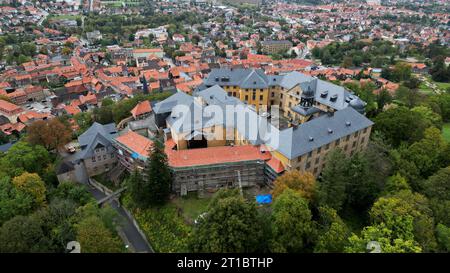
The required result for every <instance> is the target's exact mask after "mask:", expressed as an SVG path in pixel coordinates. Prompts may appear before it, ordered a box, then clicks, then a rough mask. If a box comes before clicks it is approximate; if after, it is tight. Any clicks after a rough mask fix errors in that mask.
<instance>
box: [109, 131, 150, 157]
mask: <svg viewBox="0 0 450 273" xmlns="http://www.w3.org/2000/svg"><path fill="white" fill-rule="evenodd" d="M116 141H117V142H119V143H120V144H122V145H124V146H125V147H127V148H128V149H130V150H132V151H133V152H136V153H138V154H139V155H141V156H148V151H149V149H150V147H151V146H152V145H153V141H151V140H150V139H148V138H146V137H143V136H141V135H140V134H138V133H135V132H133V131H128V132H127V133H125V134H123V135H121V136H119V137H117V138H116Z"/></svg>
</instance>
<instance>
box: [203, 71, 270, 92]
mask: <svg viewBox="0 0 450 273" xmlns="http://www.w3.org/2000/svg"><path fill="white" fill-rule="evenodd" d="M216 84H218V85H220V86H224V85H229V86H240V87H241V88H258V89H260V88H267V87H268V86H269V78H268V77H267V76H266V74H265V73H264V71H263V70H261V69H243V68H220V69H216V68H215V69H212V70H211V73H209V75H208V78H207V79H206V80H205V85H206V86H213V85H216Z"/></svg>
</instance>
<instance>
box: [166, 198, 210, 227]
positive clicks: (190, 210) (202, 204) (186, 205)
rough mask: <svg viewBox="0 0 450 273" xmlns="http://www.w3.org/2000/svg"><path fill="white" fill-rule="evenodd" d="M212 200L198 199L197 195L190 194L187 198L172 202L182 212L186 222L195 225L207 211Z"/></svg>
mask: <svg viewBox="0 0 450 273" xmlns="http://www.w3.org/2000/svg"><path fill="white" fill-rule="evenodd" d="M210 200H211V199H210V198H198V197H197V196H196V194H189V195H188V196H187V197H179V198H175V199H174V200H172V202H173V203H174V204H175V206H176V207H177V208H178V209H180V210H181V212H182V213H183V216H184V218H185V220H186V221H187V222H188V223H193V222H194V220H195V219H197V217H198V216H199V215H200V214H202V213H203V212H205V211H206V208H207V207H208V204H209V201H210Z"/></svg>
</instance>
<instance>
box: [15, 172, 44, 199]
mask: <svg viewBox="0 0 450 273" xmlns="http://www.w3.org/2000/svg"><path fill="white" fill-rule="evenodd" d="M12 183H13V185H14V186H15V187H16V188H17V189H18V190H19V191H21V192H23V193H26V194H29V195H30V196H32V197H33V203H34V206H35V207H42V206H44V205H45V204H46V192H47V189H46V187H45V184H44V181H42V179H41V178H40V177H39V175H37V174H35V173H28V172H24V173H23V174H21V175H19V176H17V177H14V179H13V180H12Z"/></svg>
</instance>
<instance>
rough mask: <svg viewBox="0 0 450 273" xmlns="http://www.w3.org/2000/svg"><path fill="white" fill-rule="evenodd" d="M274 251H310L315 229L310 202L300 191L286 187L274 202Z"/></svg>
mask: <svg viewBox="0 0 450 273" xmlns="http://www.w3.org/2000/svg"><path fill="white" fill-rule="evenodd" d="M272 218H273V219H272V225H273V226H272V230H273V242H272V251H273V252H292V253H298V252H306V251H310V249H309V248H310V247H311V246H310V245H311V244H312V237H313V236H314V233H315V229H314V224H313V222H312V215H311V211H310V210H309V207H308V202H307V201H306V200H305V199H303V198H302V196H301V195H300V193H297V192H295V191H293V190H291V189H286V190H284V191H283V193H281V194H280V195H279V196H278V197H277V199H275V202H274V203H273V212H272Z"/></svg>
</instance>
